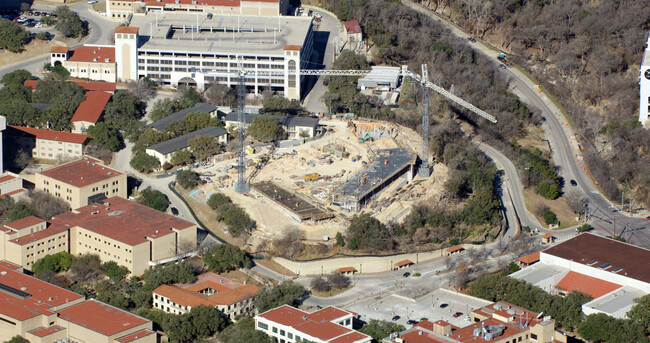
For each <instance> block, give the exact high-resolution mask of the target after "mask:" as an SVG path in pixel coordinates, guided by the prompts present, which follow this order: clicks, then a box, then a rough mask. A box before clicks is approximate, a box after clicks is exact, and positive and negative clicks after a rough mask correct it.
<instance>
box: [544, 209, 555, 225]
mask: <svg viewBox="0 0 650 343" xmlns="http://www.w3.org/2000/svg"><path fill="white" fill-rule="evenodd" d="M544 222H545V223H546V224H548V225H550V224H553V225H555V224H557V223H558V221H557V216H556V215H555V213H553V211H551V210H550V209H549V208H546V210H545V211H544Z"/></svg>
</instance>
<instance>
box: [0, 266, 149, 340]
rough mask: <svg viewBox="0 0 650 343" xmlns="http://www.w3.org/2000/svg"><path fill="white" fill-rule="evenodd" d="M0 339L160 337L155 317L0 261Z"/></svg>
mask: <svg viewBox="0 0 650 343" xmlns="http://www.w3.org/2000/svg"><path fill="white" fill-rule="evenodd" d="M0 287H1V288H2V292H0V304H1V306H0V341H3V342H4V341H8V340H10V339H11V338H12V337H14V336H21V337H23V338H26V339H27V340H28V341H29V342H31V343H52V342H99V343H104V342H105V343H127V342H137V343H155V342H157V337H156V333H155V332H153V331H152V323H151V321H150V320H147V319H144V318H142V317H139V316H136V315H134V314H131V313H129V312H126V311H123V310H120V309H118V308H115V307H113V306H110V305H107V304H104V303H102V302H99V301H96V300H85V299H84V297H83V296H81V295H79V294H76V293H73V292H70V291H68V290H66V289H63V288H60V287H58V286H55V285H52V284H49V283H47V282H44V281H41V280H39V279H37V278H35V277H31V276H28V275H25V274H23V272H22V268H20V266H17V265H15V264H12V263H10V262H8V261H0Z"/></svg>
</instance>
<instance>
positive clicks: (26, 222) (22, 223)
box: [5, 216, 44, 230]
mask: <svg viewBox="0 0 650 343" xmlns="http://www.w3.org/2000/svg"><path fill="white" fill-rule="evenodd" d="M42 222H44V220H43V219H41V218H37V217H34V216H29V217H25V218H23V219H18V220H16V221H13V222H11V223H7V224H5V226H6V227H8V228H10V229H14V230H20V229H24V228H26V227H29V226H33V225H36V224H39V223H42Z"/></svg>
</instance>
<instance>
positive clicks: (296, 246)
mask: <svg viewBox="0 0 650 343" xmlns="http://www.w3.org/2000/svg"><path fill="white" fill-rule="evenodd" d="M304 239H305V233H304V231H302V230H301V229H299V228H295V227H290V228H286V229H285V232H284V235H282V237H280V238H276V239H275V240H274V241H273V248H274V249H273V250H274V252H275V254H276V255H278V256H284V257H287V258H293V257H294V256H295V255H296V254H299V253H301V252H302V251H303V250H304V249H305V244H304V243H303V242H302V240H304Z"/></svg>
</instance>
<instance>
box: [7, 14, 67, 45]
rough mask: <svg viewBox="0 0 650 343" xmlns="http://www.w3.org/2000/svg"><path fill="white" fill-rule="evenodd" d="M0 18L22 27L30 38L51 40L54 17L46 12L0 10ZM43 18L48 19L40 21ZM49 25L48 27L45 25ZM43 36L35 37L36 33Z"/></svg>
mask: <svg viewBox="0 0 650 343" xmlns="http://www.w3.org/2000/svg"><path fill="white" fill-rule="evenodd" d="M0 16H2V18H4V19H7V20H11V21H13V22H15V23H17V24H20V25H22V26H23V27H24V28H25V29H26V30H27V31H28V32H30V33H31V35H32V38H39V39H44V40H51V39H53V38H54V34H53V33H52V32H51V31H53V30H54V25H53V23H54V22H55V21H56V15H55V14H54V13H52V12H47V11H14V10H0ZM43 18H48V19H45V20H42V19H43ZM46 22H47V23H50V25H47V24H46ZM41 32H44V34H41V35H39V36H38V37H37V36H36V35H37V34H38V33H41Z"/></svg>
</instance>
